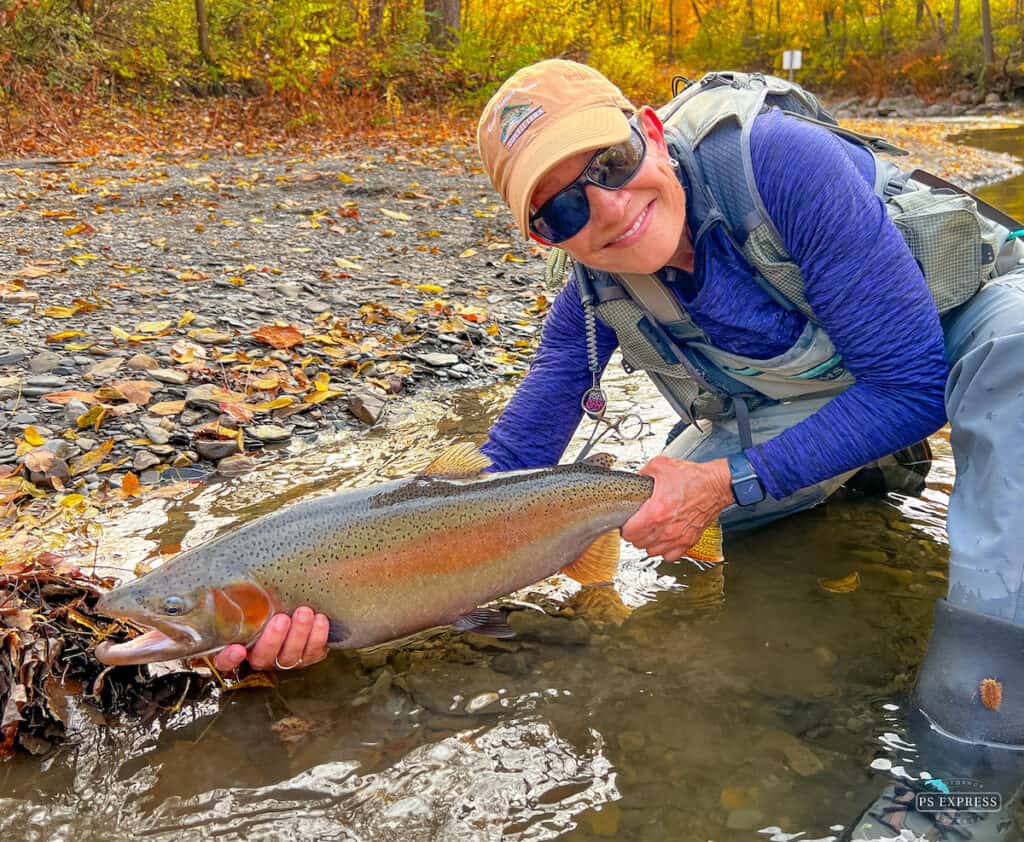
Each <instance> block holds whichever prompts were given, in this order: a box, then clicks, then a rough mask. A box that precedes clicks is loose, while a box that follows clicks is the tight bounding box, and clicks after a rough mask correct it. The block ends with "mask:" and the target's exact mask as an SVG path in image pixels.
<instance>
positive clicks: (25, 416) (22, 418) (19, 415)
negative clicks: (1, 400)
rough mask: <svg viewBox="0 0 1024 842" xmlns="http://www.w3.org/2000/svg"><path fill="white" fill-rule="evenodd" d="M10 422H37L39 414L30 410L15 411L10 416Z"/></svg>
mask: <svg viewBox="0 0 1024 842" xmlns="http://www.w3.org/2000/svg"><path fill="white" fill-rule="evenodd" d="M11 423H12V424H38V423H39V416H38V415H35V414H34V413H31V412H16V413H14V415H13V416H12V417H11Z"/></svg>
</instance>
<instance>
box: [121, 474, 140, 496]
mask: <svg viewBox="0 0 1024 842" xmlns="http://www.w3.org/2000/svg"><path fill="white" fill-rule="evenodd" d="M121 493H122V494H124V495H125V497H134V496H136V495H137V494H138V493H139V478H138V477H137V476H135V474H133V473H132V472H131V471H129V472H128V473H127V474H125V475H124V479H122V480H121Z"/></svg>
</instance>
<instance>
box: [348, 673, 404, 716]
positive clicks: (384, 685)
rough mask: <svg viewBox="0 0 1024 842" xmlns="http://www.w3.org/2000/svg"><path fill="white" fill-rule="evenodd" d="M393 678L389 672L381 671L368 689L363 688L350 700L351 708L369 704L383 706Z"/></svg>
mask: <svg viewBox="0 0 1024 842" xmlns="http://www.w3.org/2000/svg"><path fill="white" fill-rule="evenodd" d="M394 678H395V675H394V673H393V672H391V670H389V669H383V670H381V671H380V673H379V674H378V675H377V677H376V678H375V679H374V681H373V684H371V685H370V686H369V687H364V688H363V689H362V690H360V691H359V693H358V694H356V697H355V698H354V699H353V700H352V707H360V706H362V705H366V704H370V703H373V704H375V705H378V706H380V705H383V704H384V703H385V702H386V701H387V700H388V696H389V695H390V694H391V684H392V682H393V681H394Z"/></svg>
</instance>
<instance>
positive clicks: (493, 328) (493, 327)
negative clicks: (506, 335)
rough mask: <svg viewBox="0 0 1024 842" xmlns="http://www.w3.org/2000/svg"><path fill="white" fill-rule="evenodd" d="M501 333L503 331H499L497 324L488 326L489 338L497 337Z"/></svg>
mask: <svg viewBox="0 0 1024 842" xmlns="http://www.w3.org/2000/svg"><path fill="white" fill-rule="evenodd" d="M500 332H501V331H500V330H499V328H498V326H497V325H496V324H489V325H487V335H488V336H497V335H498V334H499V333H500Z"/></svg>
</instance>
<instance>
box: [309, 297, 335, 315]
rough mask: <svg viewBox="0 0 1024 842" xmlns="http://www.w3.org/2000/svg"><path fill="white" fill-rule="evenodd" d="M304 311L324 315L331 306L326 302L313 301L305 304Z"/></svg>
mask: <svg viewBox="0 0 1024 842" xmlns="http://www.w3.org/2000/svg"><path fill="white" fill-rule="evenodd" d="M306 309H307V310H309V312H310V313H326V312H327V311H328V310H330V309H331V305H330V304H328V303H327V302H326V301H321V300H319V299H314V300H313V301H307V302H306Z"/></svg>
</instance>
